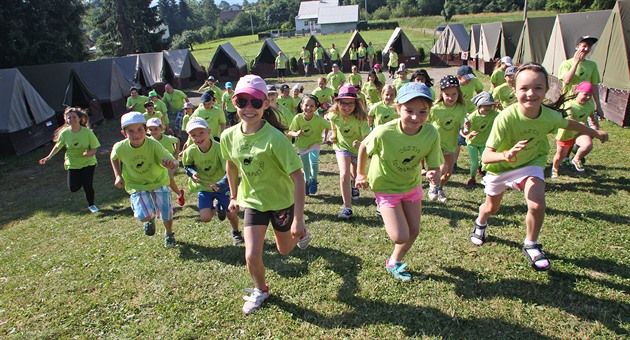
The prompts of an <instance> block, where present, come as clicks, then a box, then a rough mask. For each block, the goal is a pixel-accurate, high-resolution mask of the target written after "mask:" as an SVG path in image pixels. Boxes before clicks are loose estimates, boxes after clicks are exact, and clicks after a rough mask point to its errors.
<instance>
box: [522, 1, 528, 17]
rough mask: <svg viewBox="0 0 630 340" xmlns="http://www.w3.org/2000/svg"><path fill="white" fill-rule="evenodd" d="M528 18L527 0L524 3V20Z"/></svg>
mask: <svg viewBox="0 0 630 340" xmlns="http://www.w3.org/2000/svg"><path fill="white" fill-rule="evenodd" d="M525 20H527V0H525V3H523V21H525Z"/></svg>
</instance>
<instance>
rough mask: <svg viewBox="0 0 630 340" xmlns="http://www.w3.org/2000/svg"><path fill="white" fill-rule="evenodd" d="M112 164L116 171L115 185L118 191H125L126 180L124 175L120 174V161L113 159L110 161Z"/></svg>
mask: <svg viewBox="0 0 630 340" xmlns="http://www.w3.org/2000/svg"><path fill="white" fill-rule="evenodd" d="M110 163H111V164H112V170H114V185H115V186H116V188H118V189H124V188H125V180H124V179H123V178H122V175H121V172H120V160H118V159H112V160H110Z"/></svg>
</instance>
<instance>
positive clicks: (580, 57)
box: [573, 50, 586, 64]
mask: <svg viewBox="0 0 630 340" xmlns="http://www.w3.org/2000/svg"><path fill="white" fill-rule="evenodd" d="M585 58H586V53H584V51H582V50H577V51H575V53H574V54H573V61H575V63H576V64H577V63H579V62H581V61H584V59H585Z"/></svg>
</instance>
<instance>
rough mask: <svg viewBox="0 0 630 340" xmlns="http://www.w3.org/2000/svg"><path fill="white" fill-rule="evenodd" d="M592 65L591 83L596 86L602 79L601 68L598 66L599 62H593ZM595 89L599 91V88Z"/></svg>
mask: <svg viewBox="0 0 630 340" xmlns="http://www.w3.org/2000/svg"><path fill="white" fill-rule="evenodd" d="M592 65H593V72H592V73H591V84H593V86H596V85H597V84H599V83H600V82H601V81H602V80H601V77H600V75H599V69H598V68H597V64H595V63H592ZM595 91H597V89H595Z"/></svg>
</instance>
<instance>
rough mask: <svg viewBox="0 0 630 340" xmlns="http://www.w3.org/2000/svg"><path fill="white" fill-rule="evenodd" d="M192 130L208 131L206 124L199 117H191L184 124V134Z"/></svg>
mask: <svg viewBox="0 0 630 340" xmlns="http://www.w3.org/2000/svg"><path fill="white" fill-rule="evenodd" d="M194 129H209V127H208V123H207V122H206V120H205V119H203V118H201V117H192V118H190V120H189V121H188V124H186V132H187V133H190V132H191V131H192V130H194Z"/></svg>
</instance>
